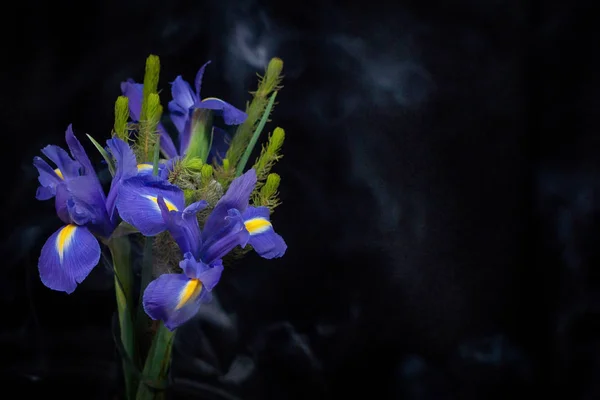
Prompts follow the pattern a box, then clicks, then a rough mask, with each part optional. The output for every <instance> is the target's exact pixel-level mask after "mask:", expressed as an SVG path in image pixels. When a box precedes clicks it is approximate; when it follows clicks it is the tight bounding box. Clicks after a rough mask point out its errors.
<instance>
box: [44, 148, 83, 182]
mask: <svg viewBox="0 0 600 400" xmlns="http://www.w3.org/2000/svg"><path fill="white" fill-rule="evenodd" d="M42 154H44V155H45V156H46V157H48V158H49V159H50V161H52V162H53V163H54V164H56V167H57V168H56V169H55V170H54V172H55V173H56V175H57V176H58V177H59V178H61V179H65V178H74V177H76V176H79V175H80V173H79V172H80V168H81V164H80V163H79V162H77V161H75V160H73V159H72V158H71V156H69V153H67V152H66V151H65V150H64V149H62V148H60V147H58V146H53V145H49V146H46V147H44V148H43V149H42Z"/></svg>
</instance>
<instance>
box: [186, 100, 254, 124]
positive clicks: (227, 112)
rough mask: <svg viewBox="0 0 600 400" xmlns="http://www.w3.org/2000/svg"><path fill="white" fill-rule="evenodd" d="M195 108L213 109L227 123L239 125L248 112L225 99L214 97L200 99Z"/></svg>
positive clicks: (244, 119)
mask: <svg viewBox="0 0 600 400" xmlns="http://www.w3.org/2000/svg"><path fill="white" fill-rule="evenodd" d="M196 108H205V109H207V110H213V111H214V112H215V114H216V115H219V116H222V117H223V121H225V123H226V124H227V125H240V124H243V123H244V121H246V118H248V114H246V113H245V112H243V111H242V110H240V109H237V108H235V107H234V106H232V105H231V104H229V103H227V102H226V101H223V100H221V99H217V98H216V97H207V98H205V99H202V101H201V102H200V103H198V104H196Z"/></svg>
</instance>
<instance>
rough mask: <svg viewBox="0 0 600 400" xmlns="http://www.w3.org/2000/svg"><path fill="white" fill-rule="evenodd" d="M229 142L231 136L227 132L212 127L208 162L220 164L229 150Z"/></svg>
mask: <svg viewBox="0 0 600 400" xmlns="http://www.w3.org/2000/svg"><path fill="white" fill-rule="evenodd" d="M230 142H231V136H229V134H228V133H227V131H225V130H223V129H221V128H217V127H216V126H213V140H212V146H211V147H210V152H209V153H208V160H209V161H210V160H214V159H215V158H216V161H217V162H218V163H219V164H221V163H222V160H223V158H225V154H226V153H227V149H229V143H230Z"/></svg>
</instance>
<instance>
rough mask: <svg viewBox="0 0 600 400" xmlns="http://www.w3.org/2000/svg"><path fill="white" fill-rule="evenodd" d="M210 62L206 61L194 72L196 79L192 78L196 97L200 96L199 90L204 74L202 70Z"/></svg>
mask: <svg viewBox="0 0 600 400" xmlns="http://www.w3.org/2000/svg"><path fill="white" fill-rule="evenodd" d="M208 64H210V61H207V62H206V64H204V65H203V66H201V67H200V69H199V70H198V73H197V74H196V79H194V87H195V88H196V98H198V99H199V98H200V91H201V89H202V77H203V76H204V70H205V69H206V67H207V66H208Z"/></svg>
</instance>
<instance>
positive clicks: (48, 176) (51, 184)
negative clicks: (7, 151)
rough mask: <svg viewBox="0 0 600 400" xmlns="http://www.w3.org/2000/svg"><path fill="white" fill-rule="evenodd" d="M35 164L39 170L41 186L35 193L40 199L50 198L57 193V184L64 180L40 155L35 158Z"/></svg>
mask: <svg viewBox="0 0 600 400" xmlns="http://www.w3.org/2000/svg"><path fill="white" fill-rule="evenodd" d="M33 165H34V167H36V168H37V170H38V172H39V174H40V175H39V177H38V181H39V182H40V185H41V186H40V187H38V189H37V193H36V195H35V197H36V199H38V200H48V199H51V198H52V197H54V196H55V195H56V186H58V185H59V184H60V183H61V182H63V180H62V179H61V178H60V177H59V176H58V175H57V173H56V172H55V171H54V170H53V169H52V167H51V166H50V165H49V164H48V163H47V162H46V161H44V160H43V159H42V158H40V157H34V158H33Z"/></svg>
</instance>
